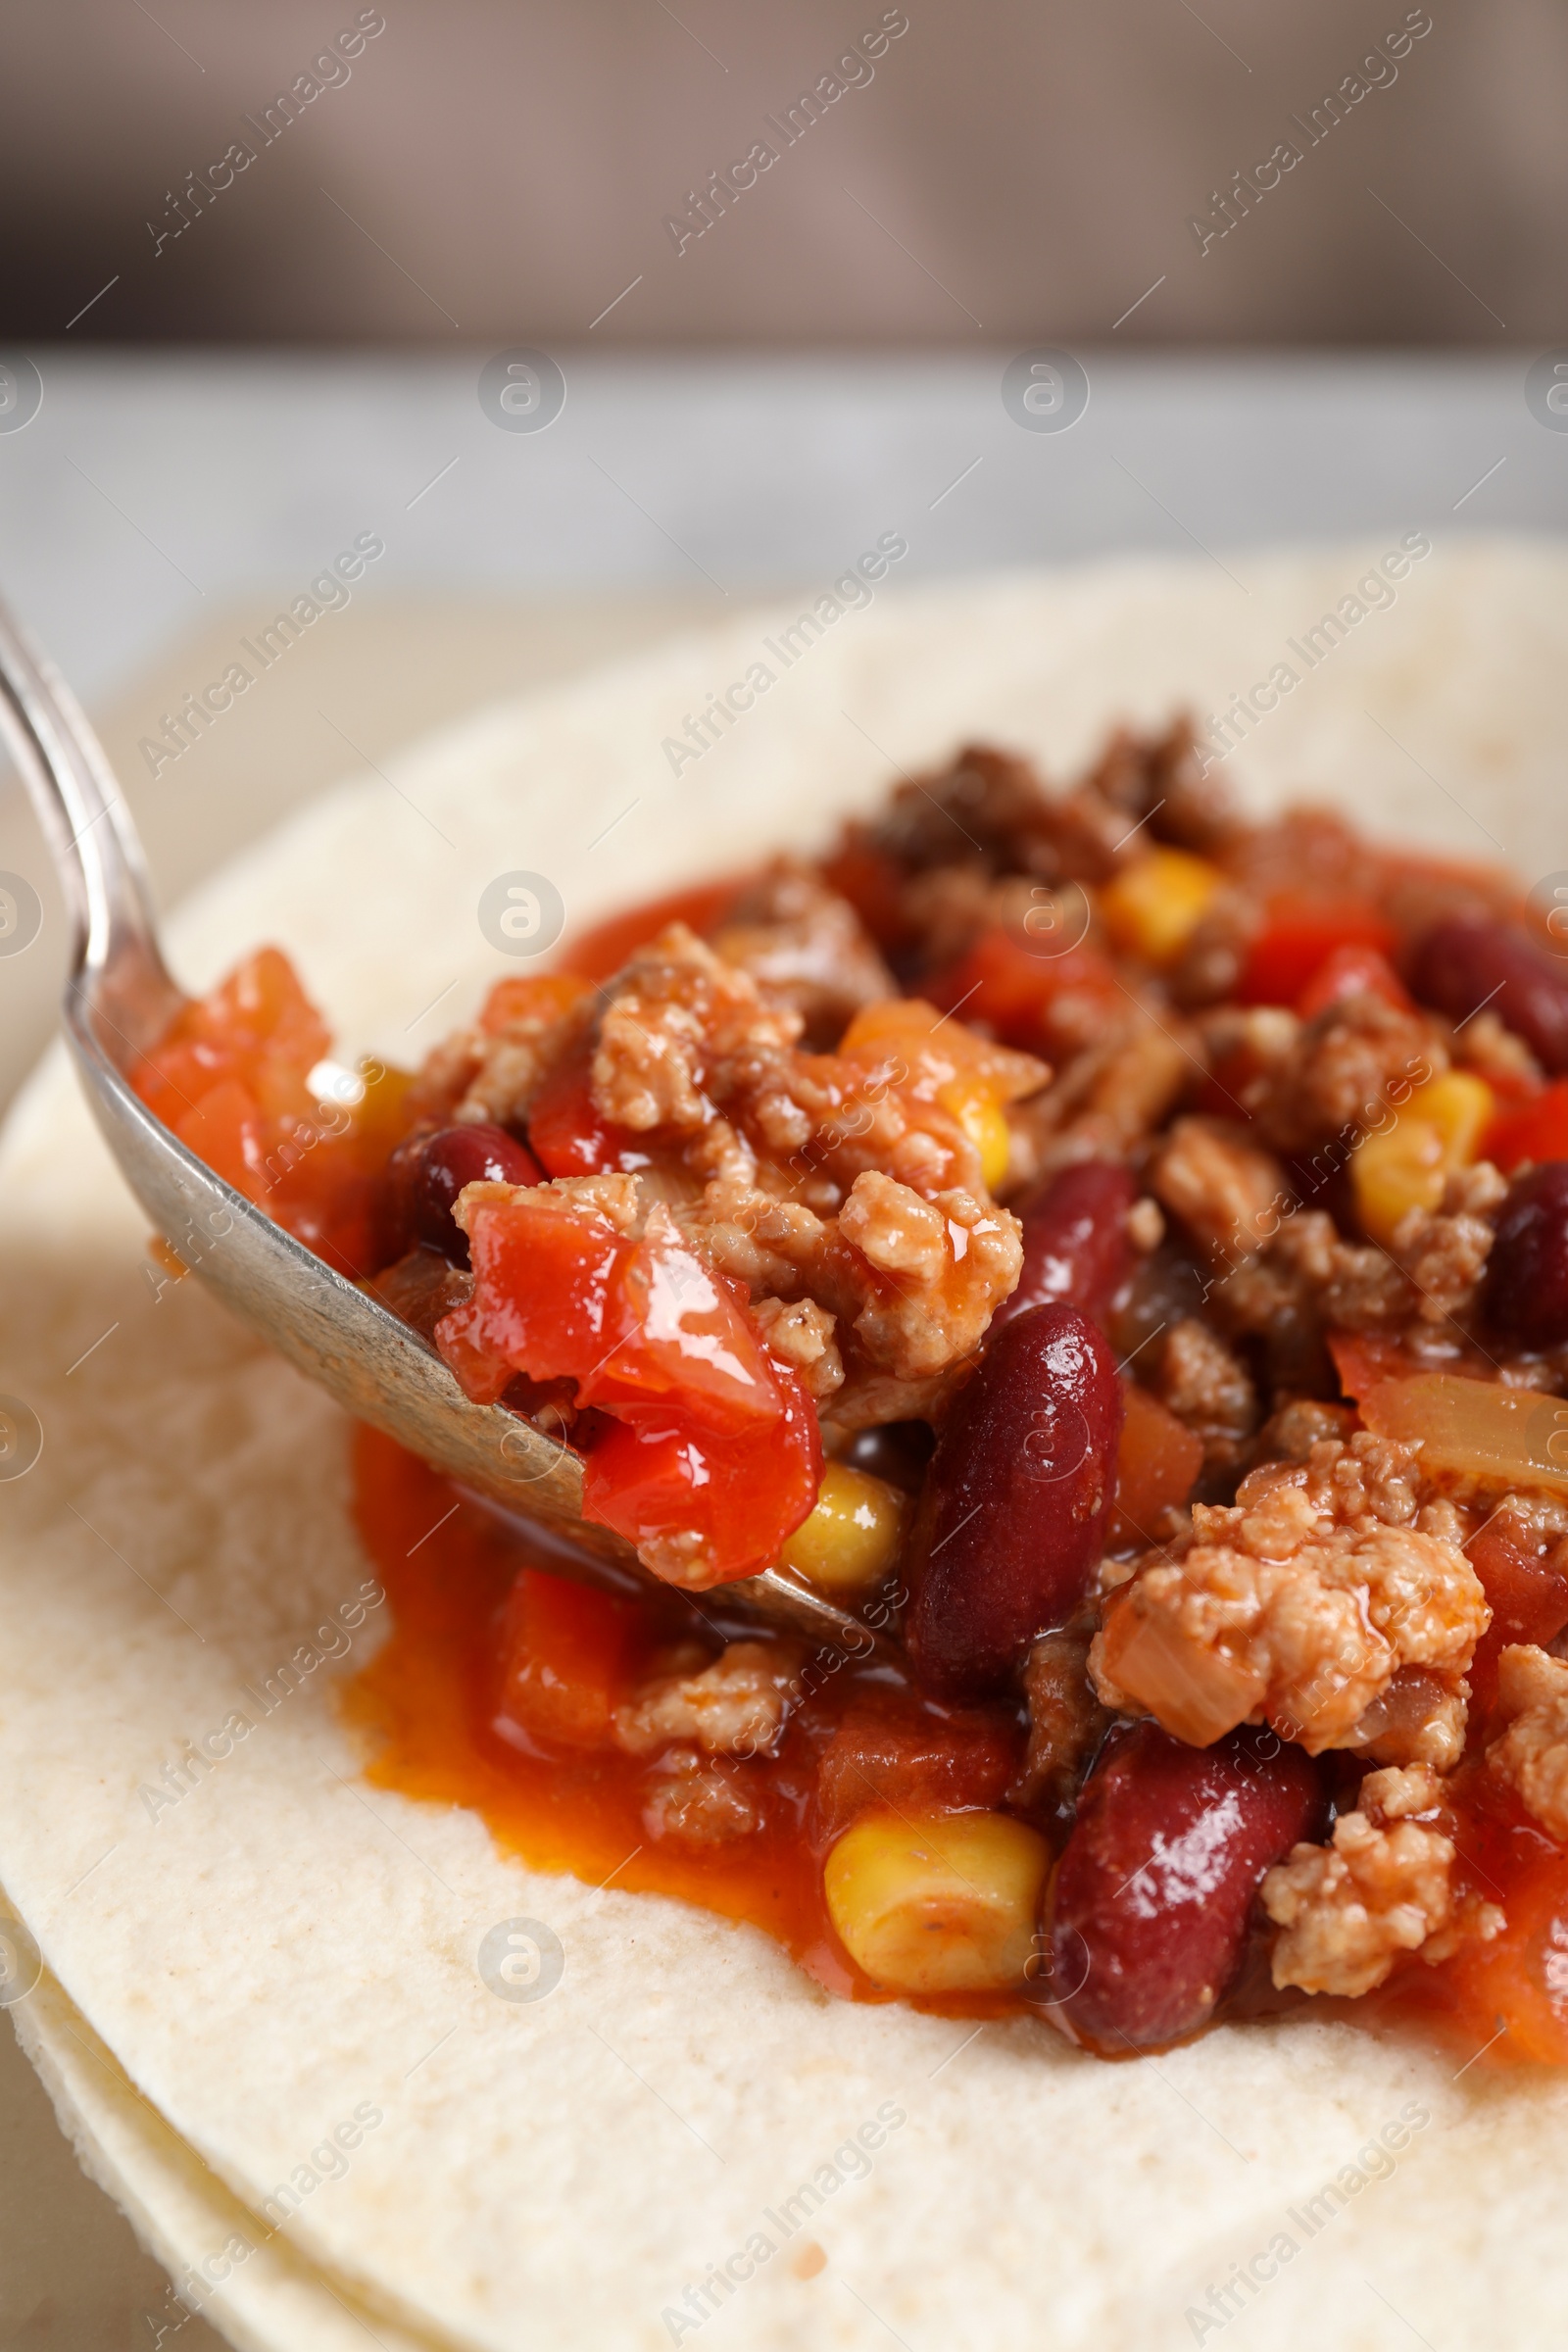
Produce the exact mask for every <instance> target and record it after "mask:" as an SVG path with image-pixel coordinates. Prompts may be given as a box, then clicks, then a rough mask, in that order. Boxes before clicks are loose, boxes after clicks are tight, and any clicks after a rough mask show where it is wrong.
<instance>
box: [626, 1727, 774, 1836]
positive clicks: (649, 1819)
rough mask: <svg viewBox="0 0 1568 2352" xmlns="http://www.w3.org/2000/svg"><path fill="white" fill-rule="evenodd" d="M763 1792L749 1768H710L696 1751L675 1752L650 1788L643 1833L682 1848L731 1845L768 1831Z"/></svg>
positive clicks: (665, 1760) (711, 1764) (717, 1764)
mask: <svg viewBox="0 0 1568 2352" xmlns="http://www.w3.org/2000/svg"><path fill="white" fill-rule="evenodd" d="M762 1819H763V1815H762V1804H761V1796H760V1790H759V1789H756V1788H755V1787H754V1786H753V1785H752V1783H751V1782H750V1780H749V1779H748V1777H747V1774H746V1767H745V1765H744V1764H740V1765H737V1764H730V1763H721V1762H715V1761H709V1762H705V1761H704V1759H703V1758H702V1757H701V1756H700V1755H698V1753H697V1752H696V1750H695V1749H694V1748H689V1747H677V1748H672V1749H671V1750H670V1752H669V1754H668V1755H666V1756H665V1757H663V1758H662V1762H661V1765H660V1769H659V1771H658V1772H657V1773H656V1774H654V1775H653V1776H652V1777H651V1778H650V1780H649V1783H648V1792H647V1795H646V1797H645V1798H644V1800H643V1827H644V1829H645V1830H646V1831H647V1832H648V1835H649V1837H650V1838H655V1839H657V1840H662V1839H664V1838H668V1839H670V1840H671V1841H672V1842H673V1843H675V1844H677V1845H699V1846H702V1845H709V1846H711V1845H728V1844H730V1843H731V1842H732V1841H733V1840H735V1839H736V1838H752V1837H755V1836H756V1834H757V1832H758V1831H759V1830H760V1828H761V1827H762Z"/></svg>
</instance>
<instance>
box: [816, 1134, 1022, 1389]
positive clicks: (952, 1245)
mask: <svg viewBox="0 0 1568 2352" xmlns="http://www.w3.org/2000/svg"><path fill="white" fill-rule="evenodd" d="M838 1231H839V1248H840V1263H841V1264H842V1263H843V1256H842V1253H843V1249H844V1245H845V1244H848V1245H849V1246H850V1248H851V1250H854V1251H855V1252H856V1253H857V1254H858V1257H859V1258H860V1259H861V1260H862V1261H863V1262H864V1263H865V1264H866V1265H868V1266H869V1267H870V1268H872V1269H873V1270H874V1273H875V1275H876V1276H878V1277H880V1278H881V1279H880V1281H879V1283H878V1284H877V1285H876V1287H875V1288H873V1289H872V1291H871V1295H870V1296H869V1297H868V1298H867V1299H866V1300H865V1303H864V1304H863V1305H861V1306H860V1307H859V1309H858V1312H857V1313H856V1314H855V1316H854V1326H855V1334H856V1337H857V1339H858V1341H859V1343H860V1346H861V1347H862V1348H864V1350H865V1353H866V1355H867V1356H868V1357H869V1358H870V1360H871V1362H872V1363H873V1364H877V1365H880V1366H883V1367H884V1368H885V1369H886V1370H888V1371H890V1372H892V1373H893V1374H894V1375H895V1376H896V1377H897V1378H898V1379H900V1380H920V1379H924V1378H927V1377H929V1376H930V1375H931V1374H932V1373H936V1372H942V1371H945V1370H946V1369H947V1367H948V1365H949V1364H951V1363H953V1362H954V1361H955V1360H956V1358H957V1357H959V1356H963V1355H967V1354H968V1353H969V1352H970V1351H971V1350H972V1349H973V1348H976V1347H978V1345H979V1343H980V1340H981V1338H982V1337H983V1335H984V1333H985V1329H986V1326H987V1324H988V1323H989V1322H990V1320H991V1311H992V1309H993V1307H995V1306H997V1305H999V1304H1000V1302H1001V1301H1002V1300H1003V1299H1005V1298H1006V1297H1007V1296H1008V1294H1009V1293H1010V1292H1011V1291H1012V1289H1013V1288H1014V1286H1015V1285H1016V1283H1017V1280H1018V1270H1019V1268H1020V1266H1021V1265H1022V1263H1023V1242H1022V1237H1021V1229H1020V1227H1019V1224H1018V1220H1017V1218H1016V1217H1014V1216H1012V1215H1010V1214H1009V1212H1008V1211H1007V1210H1006V1209H1005V1208H993V1209H991V1210H989V1211H988V1210H987V1209H986V1208H984V1207H983V1206H982V1205H981V1203H980V1202H979V1201H976V1200H975V1199H974V1198H973V1197H972V1196H971V1195H970V1194H968V1193H964V1192H947V1193H939V1194H938V1196H937V1198H936V1199H935V1200H934V1201H922V1200H921V1199H920V1197H919V1195H918V1194H917V1193H913V1192H910V1191H909V1190H908V1188H907V1186H905V1185H901V1184H896V1183H895V1182H894V1181H893V1179H892V1177H890V1176H878V1175H876V1174H874V1173H870V1172H868V1173H867V1174H865V1175H863V1176H858V1177H857V1178H856V1180H855V1186H854V1189H853V1191H852V1192H851V1194H850V1197H849V1200H848V1201H846V1202H845V1204H844V1210H843V1213H842V1215H841V1216H840V1218H839V1221H838ZM848 1273H849V1279H850V1281H851V1284H852V1288H854V1289H856V1290H858V1287H859V1286H858V1285H857V1284H856V1282H855V1272H854V1267H853V1261H852V1262H851V1264H850V1266H849V1268H848Z"/></svg>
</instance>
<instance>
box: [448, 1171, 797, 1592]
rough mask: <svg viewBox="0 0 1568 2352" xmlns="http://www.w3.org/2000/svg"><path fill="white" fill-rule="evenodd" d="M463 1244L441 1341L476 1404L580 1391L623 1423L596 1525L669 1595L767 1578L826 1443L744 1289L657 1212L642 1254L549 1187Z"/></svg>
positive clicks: (612, 1436)
mask: <svg viewBox="0 0 1568 2352" xmlns="http://www.w3.org/2000/svg"><path fill="white" fill-rule="evenodd" d="M468 1240H469V1248H470V1250H471V1254H472V1259H473V1272H474V1291H473V1296H472V1298H471V1299H468V1300H467V1302H466V1304H465V1305H462V1306H459V1307H455V1308H454V1309H453V1310H452V1312H451V1313H450V1314H448V1315H446V1316H444V1317H443V1318H442V1320H441V1322H440V1323H439V1324H438V1325H437V1326H436V1344H437V1346H438V1347H439V1348H440V1349H441V1352H442V1354H443V1355H444V1356H445V1358H446V1360H447V1362H448V1363H449V1364H450V1365H451V1366H452V1368H453V1370H454V1371H455V1372H456V1373H457V1375H458V1377H459V1379H460V1380H461V1381H462V1382H463V1384H464V1386H465V1387H466V1389H467V1391H468V1393H469V1395H470V1396H475V1397H489V1398H494V1397H496V1396H498V1395H499V1394H500V1393H501V1390H502V1388H504V1387H505V1385H506V1382H507V1380H508V1379H509V1378H510V1377H511V1374H512V1373H513V1372H525V1373H527V1374H528V1375H529V1377H530V1378H532V1379H534V1380H555V1379H562V1378H565V1379H570V1380H573V1381H575V1383H576V1385H577V1400H578V1402H579V1404H583V1405H593V1406H597V1407H598V1408H599V1409H600V1410H601V1411H603V1412H606V1413H609V1414H610V1415H612V1416H613V1420H614V1421H615V1423H617V1424H618V1426H616V1427H614V1428H612V1429H610V1430H608V1431H607V1432H606V1433H605V1434H604V1436H603V1437H601V1438H600V1439H599V1440H598V1442H597V1443H596V1444H595V1445H594V1446H593V1448H592V1450H591V1452H590V1454H589V1459H588V1468H587V1473H586V1479H585V1486H584V1503H583V1508H584V1515H585V1516H586V1517H587V1518H589V1519H591V1520H596V1521H597V1522H599V1524H601V1525H602V1526H606V1527H613V1528H614V1529H615V1531H616V1533H617V1534H619V1535H622V1536H625V1537H626V1538H627V1539H628V1541H629V1542H631V1543H633V1544H637V1546H638V1547H639V1549H640V1550H641V1551H642V1552H643V1556H644V1557H645V1558H646V1559H648V1560H649V1562H650V1564H651V1565H653V1566H655V1567H657V1568H658V1570H659V1572H660V1573H661V1574H662V1575H667V1576H668V1577H669V1579H670V1581H671V1582H672V1583H678V1584H690V1585H710V1584H721V1583H726V1582H728V1581H729V1580H731V1579H732V1578H735V1577H739V1576H748V1575H751V1574H752V1573H754V1572H755V1571H756V1570H757V1569H759V1568H765V1567H768V1566H770V1565H771V1564H772V1562H773V1561H774V1560H776V1558H777V1557H778V1551H779V1546H780V1545H781V1544H783V1542H784V1540H785V1538H786V1537H788V1536H790V1535H792V1534H793V1533H794V1531H795V1529H796V1528H797V1527H799V1526H800V1524H801V1522H802V1520H803V1519H805V1518H806V1517H807V1515H808V1513H809V1511H810V1509H811V1506H812V1504H813V1503H814V1501H815V1499H816V1490H817V1485H818V1482H819V1479H820V1476H821V1441H820V1438H819V1436H818V1433H817V1425H816V1414H815V1412H814V1410H813V1408H812V1405H811V1401H810V1398H809V1396H808V1395H807V1394H806V1391H805V1390H804V1389H803V1388H802V1386H801V1383H800V1381H799V1378H798V1376H797V1375H796V1374H795V1373H794V1372H793V1371H791V1370H790V1369H789V1368H788V1367H787V1366H785V1365H782V1364H779V1363H777V1362H775V1361H774V1359H773V1358H772V1357H770V1356H769V1355H768V1353H767V1352H766V1350H765V1348H763V1347H762V1345H761V1342H760V1339H759V1337H758V1335H757V1333H756V1331H755V1329H754V1327H753V1325H752V1323H751V1320H750V1318H749V1316H748V1315H747V1312H746V1309H745V1304H744V1299H745V1293H744V1292H743V1291H742V1290H741V1289H740V1287H739V1286H738V1285H736V1284H733V1283H730V1282H729V1281H727V1280H726V1279H725V1277H724V1276H723V1275H721V1274H717V1273H714V1272H713V1271H711V1269H710V1268H709V1267H708V1266H707V1265H706V1264H705V1263H704V1262H703V1260H702V1259H701V1258H699V1257H698V1256H697V1255H696V1254H695V1252H694V1251H693V1250H690V1249H689V1248H688V1246H687V1245H686V1243H685V1242H684V1241H683V1240H682V1239H681V1237H680V1235H679V1234H678V1233H677V1232H676V1230H675V1228H674V1226H673V1224H672V1223H671V1222H670V1221H669V1220H668V1219H667V1217H666V1218H662V1219H661V1216H660V1214H659V1212H656V1213H655V1215H654V1216H653V1217H651V1218H650V1226H649V1230H648V1232H647V1233H646V1234H645V1235H644V1237H643V1239H642V1240H640V1241H633V1240H631V1239H629V1238H628V1237H627V1236H626V1235H624V1234H622V1233H620V1232H618V1231H617V1230H616V1229H615V1227H614V1226H613V1225H612V1224H611V1223H610V1222H609V1220H608V1219H606V1218H602V1217H584V1216H582V1215H580V1214H577V1213H574V1212H573V1211H572V1209H571V1208H570V1207H569V1206H568V1204H567V1203H566V1202H565V1201H563V1200H562V1199H561V1198H560V1197H559V1196H557V1195H552V1194H550V1193H549V1192H530V1193H522V1194H519V1195H516V1196H515V1197H514V1198H513V1199H512V1200H510V1201H492V1202H487V1203H485V1204H484V1205H482V1206H481V1207H480V1208H479V1209H478V1210H477V1211H476V1212H475V1214H474V1215H473V1217H472V1219H471V1220H470V1224H469V1233H468Z"/></svg>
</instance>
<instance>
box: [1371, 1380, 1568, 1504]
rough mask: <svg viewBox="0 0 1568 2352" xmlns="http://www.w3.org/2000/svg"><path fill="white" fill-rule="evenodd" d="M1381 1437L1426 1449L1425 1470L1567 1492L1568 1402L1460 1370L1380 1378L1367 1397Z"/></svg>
mask: <svg viewBox="0 0 1568 2352" xmlns="http://www.w3.org/2000/svg"><path fill="white" fill-rule="evenodd" d="M1361 1418H1362V1420H1363V1421H1364V1422H1365V1424H1366V1426H1367V1428H1368V1429H1370V1430H1371V1431H1372V1432H1373V1434H1374V1436H1376V1437H1380V1438H1397V1439H1399V1440H1400V1441H1401V1442H1402V1443H1403V1444H1404V1445H1406V1446H1415V1445H1419V1446H1420V1447H1421V1466H1422V1468H1423V1469H1424V1470H1428V1471H1433V1470H1451V1471H1459V1472H1464V1473H1468V1474H1469V1475H1470V1476H1472V1477H1476V1478H1484V1479H1486V1480H1487V1481H1488V1482H1489V1484H1492V1485H1498V1486H1515V1487H1553V1488H1555V1489H1556V1490H1557V1491H1558V1492H1559V1493H1563V1494H1568V1399H1565V1398H1563V1397H1544V1396H1543V1395H1542V1393H1541V1391H1540V1390H1539V1389H1505V1388H1503V1387H1501V1386H1500V1385H1499V1384H1498V1383H1497V1382H1495V1381H1490V1380H1466V1379H1464V1378H1463V1377H1462V1376H1461V1375H1460V1374H1459V1373H1457V1372H1420V1373H1417V1374H1416V1375H1415V1377H1414V1378H1413V1379H1410V1380H1380V1381H1379V1382H1378V1384H1377V1386H1376V1388H1374V1389H1370V1390H1369V1391H1368V1392H1367V1394H1366V1396H1365V1397H1363V1398H1362V1399H1361Z"/></svg>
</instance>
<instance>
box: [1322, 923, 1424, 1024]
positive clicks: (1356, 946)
mask: <svg viewBox="0 0 1568 2352" xmlns="http://www.w3.org/2000/svg"><path fill="white" fill-rule="evenodd" d="M1356 996H1369V997H1381V998H1382V1000H1383V1002H1384V1004H1385V1005H1393V1006H1394V1008H1395V1010H1396V1011H1397V1012H1413V1011H1414V1009H1415V1006H1414V1005H1413V1004H1412V1002H1411V999H1410V992H1409V990H1408V989H1407V988H1406V987H1405V985H1404V982H1403V981H1402V980H1401V979H1400V978H1399V975H1398V973H1397V971H1396V970H1395V968H1394V966H1393V964H1392V963H1391V962H1390V961H1389V959H1388V957H1387V956H1385V955H1384V954H1383V953H1382V951H1381V950H1380V949H1378V948H1374V947H1370V946H1368V945H1367V944H1366V943H1365V942H1364V941H1361V940H1347V941H1345V942H1344V943H1343V944H1342V945H1341V946H1340V947H1337V948H1332V949H1331V950H1330V951H1329V953H1328V955H1327V956H1324V958H1323V961H1322V962H1321V963H1320V964H1319V965H1318V967H1317V970H1316V971H1315V972H1314V973H1313V975H1312V977H1311V979H1310V980H1309V981H1308V982H1307V984H1306V986H1305V988H1303V989H1302V991H1301V993H1300V996H1299V998H1298V999H1297V1004H1296V1009H1297V1011H1298V1012H1299V1014H1300V1016H1301V1018H1302V1020H1303V1021H1309V1020H1311V1019H1312V1017H1313V1015H1314V1014H1315V1013H1319V1012H1326V1011H1327V1009H1328V1007H1329V1006H1330V1005H1337V1004H1338V1003H1339V1002H1340V999H1341V998H1342V997H1356Z"/></svg>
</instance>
